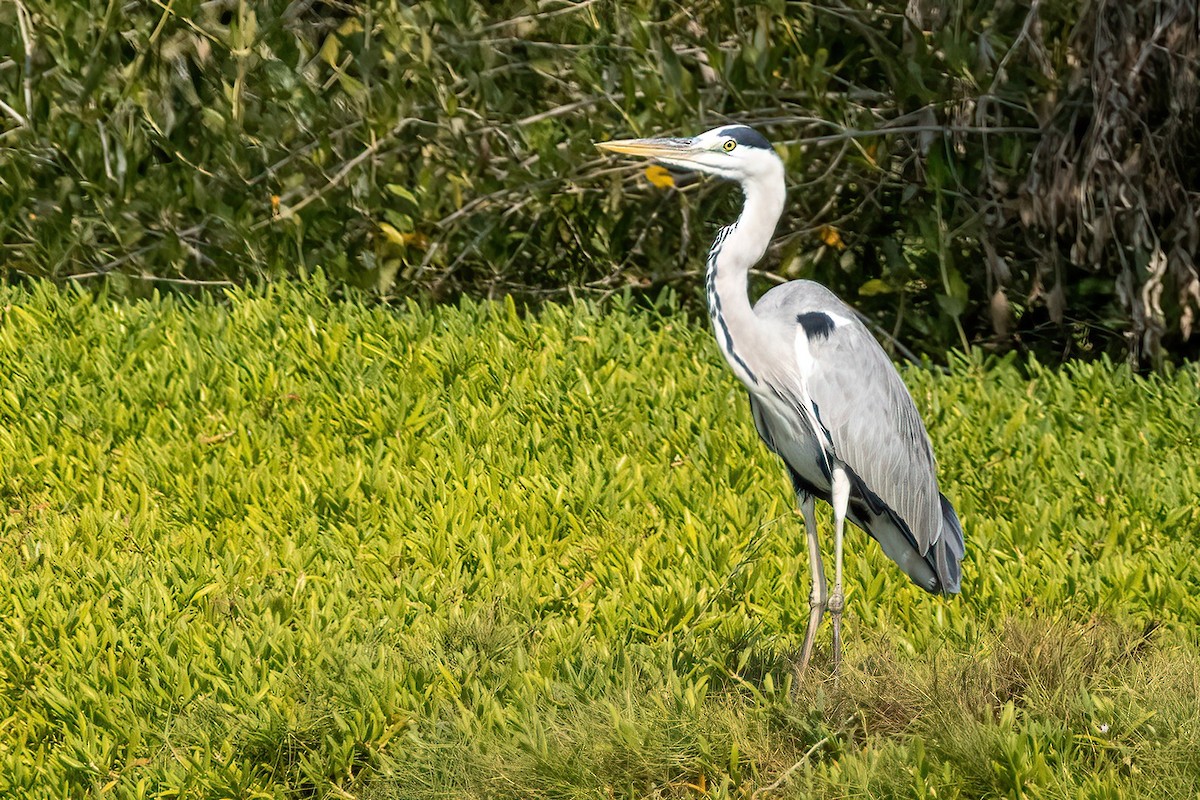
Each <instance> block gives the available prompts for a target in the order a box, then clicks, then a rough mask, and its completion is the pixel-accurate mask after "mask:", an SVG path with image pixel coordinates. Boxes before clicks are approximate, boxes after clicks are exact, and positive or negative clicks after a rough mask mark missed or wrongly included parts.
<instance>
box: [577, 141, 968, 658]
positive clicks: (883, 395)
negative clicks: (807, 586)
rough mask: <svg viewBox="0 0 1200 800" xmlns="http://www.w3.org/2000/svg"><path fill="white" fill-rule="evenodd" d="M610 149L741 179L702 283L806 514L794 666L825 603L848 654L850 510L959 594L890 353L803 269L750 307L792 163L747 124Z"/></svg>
mask: <svg viewBox="0 0 1200 800" xmlns="http://www.w3.org/2000/svg"><path fill="white" fill-rule="evenodd" d="M597 146H598V147H600V148H603V149H605V150H611V151H613V152H616V153H623V154H626V155H633V156H643V157H647V158H651V159H654V160H655V161H657V162H659V163H661V164H664V165H666V166H668V167H674V168H677V169H683V170H688V171H692V172H702V173H706V174H709V175H715V176H717V177H718V178H723V179H725V180H731V181H736V182H738V183H739V184H741V188H742V193H743V195H744V203H743V206H742V213H741V215H740V216H739V217H738V219H737V221H736V222H734V223H733V224H732V225H729V226H727V227H725V228H722V229H721V230H720V232H719V233H718V234H717V238H716V241H714V242H713V245H712V249H711V250H710V251H709V254H708V263H707V270H706V273H705V284H704V286H705V292H706V295H707V299H708V313H709V317H710V318H711V320H712V327H713V332H714V333H715V334H716V338H717V344H718V346H719V347H720V350H721V353H722V354H723V355H724V356H725V360H726V361H727V362H728V363H729V367H730V368H731V369H732V370H733V372H734V374H735V375H736V376H737V377H738V379H739V380H741V382H742V383H743V384H744V385H745V387H746V389H747V390H749V393H750V410H751V412H752V414H753V416H754V424H755V427H756V428H757V429H758V434H759V436H760V437H761V438H762V440H763V442H764V443H765V444H766V446H767V447H768V448H769V449H770V450H771V451H773V452H774V453H775V454H776V455H778V456H779V457H780V458H781V459H782V460H783V463H784V465H785V466H786V467H787V471H788V474H789V476H790V477H791V480H792V486H793V487H794V489H795V492H796V499H797V503H798V505H799V507H800V510H801V513H802V514H803V516H804V526H805V530H806V534H807V536H806V541H807V549H808V560H809V567H810V572H811V581H812V589H811V593H810V595H809V616H808V626H807V629H806V631H805V634H804V646H803V649H802V650H801V652H800V659H799V661H798V662H797V665H796V672H797V674H798V675H800V674H803V673H804V671H805V670H806V668H807V666H808V662H809V659H810V658H811V657H812V653H813V643H814V639H815V637H816V632H817V629H818V628H819V627H820V625H821V620H822V617H823V616H824V613H825V611H826V610H828V611H829V614H830V617H831V618H832V622H833V668H834V670H835V671H836V670H837V668H838V664H839V662H840V660H841V617H842V609H843V607H844V605H845V595H844V594H843V591H842V535H843V527H844V524H845V520H847V519H849V520H850V521H851V522H853V523H854V524H855V525H857V526H858V527H859V528H862V529H863V530H864V531H865V532H866V533H867V534H868V535H870V536H871V537H872V538H873V539H875V540H876V541H877V542H879V545H880V547H882V548H883V552H884V553H885V554H886V555H887V556H888V558H890V559H891V560H892V561H894V562H896V564H898V565H899V567H900V569H901V570H903V571H904V573H905V574H906V575H908V577H909V578H910V579H911V580H912V581H913V582H914V583H915V584H917V585H918V586H920V587H921V588H922V589H924V590H925V591H927V592H930V593H932V594H954V593H957V592H958V591H959V588H960V585H961V579H962V570H961V562H962V557H963V532H962V526H961V525H960V524H959V521H958V515H957V514H956V513H955V511H954V507H953V506H952V505H951V504H950V501H949V500H947V499H946V497H945V496H944V495H943V494H942V493H941V492H940V491H938V482H937V474H936V467H935V463H934V457H933V449H932V447H931V446H930V443H929V436H928V434H927V433H926V432H925V426H924V424H923V423H922V422H921V416H920V414H918V413H917V409H916V406H915V405H914V403H913V399H912V396H911V395H910V394H909V392H908V389H907V387H906V386H905V385H904V381H903V380H902V379H901V378H900V374H899V373H898V372H897V371H896V368H895V366H894V365H893V364H892V361H891V359H890V358H888V356H887V353H885V352H884V350H883V348H882V347H880V345H879V343H878V342H877V341H876V340H875V338H874V337H873V336H872V335H871V333H870V332H869V331H868V330H867V328H866V327H865V326H864V325H863V324H862V322H861V321H860V320H859V319H858V317H857V316H856V314H855V313H854V311H853V310H852V309H851V308H850V307H849V306H847V305H846V304H845V303H843V302H842V301H841V300H840V299H838V297H837V296H836V295H834V294H833V292H831V291H829V290H828V289H826V288H825V287H824V286H821V285H820V284H818V283H814V282H812V281H807V280H795V281H790V282H788V283H784V284H781V285H779V286H775V287H773V288H771V289H770V290H769V291H767V292H766V293H765V294H763V296H762V297H761V298H759V300H758V302H757V303H755V304H753V305H751V303H750V297H749V294H748V289H747V276H748V274H749V271H750V268H751V267H753V266H754V265H755V264H756V263H757V262H758V260H759V259H760V258H762V256H763V253H765V252H766V249H767V245H768V244H769V243H770V241H771V237H772V235H773V234H774V231H775V226H776V224H777V223H778V222H779V217H780V215H781V214H782V213H783V205H784V196H785V193H786V187H785V181H784V167H783V162H782V161H781V160H780V158H779V156H778V155H776V153H775V151H774V149H773V148H772V147H771V144H770V142H768V141H767V140H766V138H764V137H763V135H762V134H760V133H759V132H758V131H756V130H754V129H753V128H749V127H746V126H744V125H724V126H721V127H719V128H714V129H713V130H710V131H706V132H705V133H702V134H700V135H699V136H695V137H693V138H678V139H623V140H617V141H610V142H603V143H597ZM818 497H819V498H821V499H822V500H824V501H825V502H826V503H828V504H829V505H830V506H832V507H833V520H834V527H833V557H834V573H833V574H834V577H833V591H832V592H830V591H829V589H828V586H827V585H826V580H825V568H824V565H823V563H822V561H821V547H820V542H819V540H818V538H817V519H816V514H815V511H814V499H815V498H818Z"/></svg>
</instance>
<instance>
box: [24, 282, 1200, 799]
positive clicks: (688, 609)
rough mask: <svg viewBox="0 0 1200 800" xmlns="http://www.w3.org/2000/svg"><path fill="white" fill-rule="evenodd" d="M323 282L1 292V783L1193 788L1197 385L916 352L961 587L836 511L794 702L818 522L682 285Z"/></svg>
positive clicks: (504, 790)
mask: <svg viewBox="0 0 1200 800" xmlns="http://www.w3.org/2000/svg"><path fill="white" fill-rule="evenodd" d="M326 291H328V287H327V286H326V285H325V284H324V282H323V281H322V280H320V279H319V280H318V281H316V282H315V285H313V286H312V287H310V288H307V289H303V290H300V289H294V288H271V289H267V290H264V291H261V292H258V291H256V292H243V291H236V292H231V293H230V295H229V298H228V299H227V300H226V301H225V302H221V303H217V302H213V301H203V302H199V303H190V302H183V301H181V300H179V299H173V298H159V297H155V298H151V299H148V300H144V301H138V302H131V301H115V300H111V299H109V298H107V297H105V296H103V295H100V296H96V295H94V294H88V293H74V294H73V293H69V292H68V293H60V292H58V291H56V290H54V289H53V288H51V287H49V286H48V285H45V284H36V285H34V286H32V287H30V288H28V289H14V288H11V287H10V288H5V289H0V362H3V363H4V364H5V368H4V374H3V377H2V378H0V794H3V795H4V796H6V797H38V798H42V797H48V796H62V797H82V796H100V795H103V796H106V797H140V796H178V795H183V796H188V797H280V798H283V797H295V796H318V797H376V798H379V797H386V798H391V797H394V798H422V797H430V798H432V797H449V796H455V797H512V798H528V797H610V796H617V797H650V796H658V797H680V798H683V797H696V796H710V797H751V798H766V797H830V798H834V797H848V796H854V797H876V798H884V797H921V798H925V797H935V796H936V797H940V798H954V797H961V798H974V797H1002V798H1035V797H1055V798H1058V797H1071V798H1121V797H1129V798H1134V797H1176V796H1193V795H1194V794H1195V793H1196V792H1197V790H1200V756H1198V755H1197V754H1200V709H1198V707H1197V704H1196V696H1197V694H1200V671H1198V668H1200V645H1198V643H1197V641H1196V636H1195V630H1196V626H1197V624H1200V563H1198V562H1197V560H1196V559H1195V551H1196V547H1197V541H1198V538H1200V533H1198V529H1200V503H1198V502H1197V500H1198V498H1200V468H1198V467H1197V464H1196V459H1195V453H1196V449H1197V447H1198V446H1200V415H1197V413H1196V399H1197V396H1198V392H1200V370H1197V369H1196V368H1195V367H1190V368H1188V369H1182V370H1179V371H1177V372H1174V373H1172V374H1170V375H1167V376H1161V377H1154V378H1149V379H1139V378H1137V377H1135V376H1133V375H1131V374H1130V373H1129V371H1127V370H1126V369H1124V368H1118V367H1113V366H1110V365H1108V364H1105V363H1095V364H1091V365H1078V366H1075V367H1073V368H1070V369H1067V370H1065V371H1063V372H1049V371H1045V370H1043V369H1042V368H1040V367H1039V366H1038V365H1037V364H1036V363H1031V364H1029V365H1027V375H1025V376H1023V373H1022V371H1020V370H1018V369H1016V368H1015V366H1014V365H1013V364H1012V363H1011V362H1008V361H995V362H990V363H988V364H987V365H983V364H981V363H980V362H979V361H977V360H964V359H958V360H955V361H954V362H953V364H952V367H951V369H950V371H949V372H948V373H945V374H943V373H939V372H933V371H924V370H919V369H908V370H907V371H906V372H905V378H906V380H907V381H908V383H909V385H910V386H911V387H912V390H913V392H914V396H915V398H916V400H917V403H918V406H919V407H920V408H921V409H922V410H923V412H924V414H925V416H926V421H927V423H928V427H929V430H930V434H931V436H932V438H933V440H934V444H935V447H936V449H937V452H938V454H939V458H940V464H941V475H942V482H943V489H944V491H945V492H946V493H947V494H948V495H950V496H951V497H952V498H953V499H954V501H955V503H956V504H957V506H958V508H959V510H960V513H961V515H962V518H963V523H964V527H965V529H966V532H967V541H968V556H967V560H966V562H965V569H964V581H963V594H962V596H961V597H958V598H954V599H938V598H933V597H929V596H926V595H924V594H922V593H921V592H920V591H919V590H917V589H915V588H914V587H913V586H911V585H909V584H908V583H907V581H906V580H905V579H903V578H902V576H901V575H900V574H899V572H898V570H896V569H894V568H893V567H892V565H891V564H890V563H888V562H887V561H886V560H885V559H884V558H883V557H882V556H881V555H880V553H879V551H878V548H877V547H875V546H874V545H873V544H871V543H869V542H868V541H867V540H866V537H865V536H863V535H862V534H861V533H859V532H857V531H853V532H852V535H851V536H850V538H849V543H850V544H849V552H848V556H847V577H848V591H849V597H848V612H847V617H848V623H847V624H848V642H847V649H848V663H847V665H846V668H845V672H844V674H843V676H842V678H841V679H840V680H839V681H836V682H835V681H833V680H831V679H829V676H828V664H827V663H824V662H823V663H820V664H818V665H817V668H816V670H815V672H814V674H813V676H812V681H811V682H810V683H808V684H806V685H805V686H803V687H801V688H799V689H798V690H797V692H796V693H795V697H794V698H792V697H790V696H789V687H790V682H791V678H790V670H789V662H788V654H789V653H790V652H792V650H793V649H794V648H795V647H797V646H798V644H799V639H800V637H801V634H802V630H801V626H802V625H803V620H804V617H805V614H806V611H807V593H808V588H807V586H806V585H805V582H804V579H803V575H804V567H803V544H802V541H801V539H800V537H799V535H798V532H799V530H800V526H799V521H798V519H797V518H796V516H795V515H794V513H793V511H792V504H791V501H790V499H789V497H788V490H787V484H786V480H785V478H784V476H783V475H782V471H781V469H780V468H779V467H778V466H777V465H776V464H775V463H774V462H773V460H772V458H770V457H769V456H768V454H767V453H766V452H765V451H764V450H763V449H762V447H761V446H760V445H759V443H758V441H757V439H756V436H755V433H754V430H753V426H752V423H751V422H750V419H749V414H748V411H747V409H746V405H745V402H744V397H743V393H742V391H741V390H740V389H739V388H738V386H737V385H736V384H735V382H734V380H733V379H732V378H731V377H729V376H728V375H727V374H726V373H725V371H724V370H723V369H722V368H721V366H720V364H719V363H718V357H717V355H716V352H715V347H714V346H713V345H712V344H711V343H710V341H709V337H708V335H707V334H706V333H704V332H700V331H697V330H696V329H695V328H693V327H691V326H689V325H688V324H686V323H685V322H684V320H683V317H682V316H681V314H680V313H679V312H678V311H677V310H676V309H675V307H674V305H673V304H672V303H669V302H668V303H665V304H664V305H662V306H661V307H660V308H659V310H658V311H656V312H647V311H644V310H643V311H630V310H628V309H621V308H616V309H614V310H612V311H611V312H607V313H600V312H597V311H596V310H595V309H594V308H592V307H591V306H589V305H584V304H578V305H571V306H567V307H560V306H557V305H547V306H546V307H544V308H543V309H542V310H541V312H540V313H538V314H537V315H535V316H529V317H521V316H519V315H518V314H517V313H516V312H515V310H514V306H513V304H512V303H511V302H509V303H502V304H487V305H476V304H472V303H465V304H463V305H461V306H458V307H442V308H437V309H435V310H433V311H427V310H422V309H420V308H419V307H417V306H416V305H410V306H408V307H406V308H401V309H385V308H382V307H378V306H375V307H364V306H363V305H359V304H356V303H353V302H332V301H330V300H328V299H326V297H325V292H326ZM822 519H823V520H824V517H823V518H822ZM826 636H827V633H826ZM827 641H828V640H827V638H825V639H823V640H822V642H823V644H822V647H823V648H827V646H828V645H827ZM822 653H824V650H823V651H822ZM793 766H795V769H792V767H793ZM772 787H774V788H772ZM769 789H770V791H768V790H769Z"/></svg>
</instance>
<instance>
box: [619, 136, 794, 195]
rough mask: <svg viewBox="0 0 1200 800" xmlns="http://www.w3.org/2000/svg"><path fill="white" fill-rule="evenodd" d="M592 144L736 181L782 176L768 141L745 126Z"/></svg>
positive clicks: (744, 181) (779, 162)
mask: <svg viewBox="0 0 1200 800" xmlns="http://www.w3.org/2000/svg"><path fill="white" fill-rule="evenodd" d="M596 146H597V147H599V148H600V149H602V150H611V151H613V152H614V153H624V154H626V155H631V156H643V157H646V158H652V159H654V160H655V161H657V162H659V163H660V164H665V165H666V166H668V167H674V168H676V169H683V170H692V171H695V172H703V173H706V174H708V175H716V176H717V177H719V178H724V179H725V180H731V181H738V182H740V183H746V182H747V181H751V180H754V179H755V178H759V177H765V176H768V175H775V174H779V175H780V177H782V166H783V164H782V162H781V161H780V160H779V156H777V155H776V154H775V150H774V149H773V148H772V147H771V143H770V142H768V141H767V140H766V137H764V136H763V135H762V134H761V133H759V132H758V131H756V130H754V129H753V128H749V127H746V126H745V125H722V126H721V127H719V128H713V129H712V130H710V131H705V132H704V133H702V134H700V135H698V136H693V137H692V138H690V139H617V140H615V141H611V142H597V143H596Z"/></svg>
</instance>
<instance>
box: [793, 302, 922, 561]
mask: <svg viewBox="0 0 1200 800" xmlns="http://www.w3.org/2000/svg"><path fill="white" fill-rule="evenodd" d="M852 319H853V318H852ZM810 348H811V350H812V353H813V357H814V360H815V361H816V366H815V368H814V372H813V374H812V377H811V378H810V379H809V381H808V394H809V397H810V398H811V399H812V401H813V403H814V405H815V406H816V411H817V418H818V419H819V420H820V422H821V425H822V426H824V428H825V430H826V431H827V432H828V434H829V438H830V440H831V442H832V443H833V449H834V455H836V456H837V457H838V458H839V459H841V460H842V461H844V462H845V463H846V464H847V466H849V467H850V469H852V470H853V471H854V473H855V474H856V475H857V476H858V477H859V478H860V479H861V480H862V483H863V484H864V488H865V489H866V490H868V491H869V492H871V493H872V494H874V495H876V496H877V497H878V498H879V499H880V500H882V501H883V502H884V503H885V504H886V505H887V506H888V508H890V509H891V510H892V511H893V512H894V513H895V514H896V515H897V516H898V517H900V519H901V520H903V521H904V523H905V524H906V525H908V528H909V530H910V531H911V532H912V534H913V539H914V540H915V544H916V546H917V550H918V552H920V553H921V555H925V554H926V553H927V552H929V548H930V546H931V545H932V544H934V543H935V542H937V541H938V539H939V538H940V537H941V533H942V510H941V501H940V497H939V494H938V485H937V476H936V474H935V466H934V459H933V450H932V449H931V448H930V446H929V437H928V435H927V434H926V432H925V426H924V424H922V422H921V417H920V415H919V414H918V413H917V408H916V406H915V405H914V404H913V400H912V396H911V395H910V394H909V393H908V388H907V387H906V386H905V385H904V381H902V380H901V379H900V375H899V373H897V372H896V368H895V367H894V366H892V362H891V360H890V359H888V357H887V354H886V353H884V351H883V348H881V347H880V346H879V343H878V342H876V341H875V339H874V337H872V336H871V334H870V333H869V332H868V331H867V330H866V329H865V328H864V327H863V326H862V324H861V323H859V322H858V320H857V319H854V321H853V323H852V324H851V325H843V326H839V327H837V328H836V329H834V330H833V331H832V332H831V333H830V334H829V336H828V337H827V338H825V339H822V338H821V337H817V338H816V339H815V340H814V341H810Z"/></svg>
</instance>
